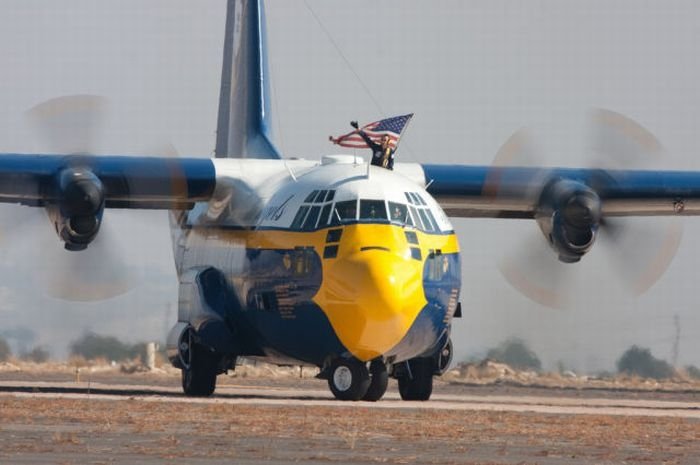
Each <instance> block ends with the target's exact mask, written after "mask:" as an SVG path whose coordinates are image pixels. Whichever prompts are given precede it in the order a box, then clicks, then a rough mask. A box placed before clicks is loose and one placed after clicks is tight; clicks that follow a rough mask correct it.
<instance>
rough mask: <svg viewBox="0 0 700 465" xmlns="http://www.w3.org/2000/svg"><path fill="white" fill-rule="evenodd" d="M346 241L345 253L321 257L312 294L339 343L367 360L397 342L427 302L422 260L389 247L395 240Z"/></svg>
mask: <svg viewBox="0 0 700 465" xmlns="http://www.w3.org/2000/svg"><path fill="white" fill-rule="evenodd" d="M361 227H362V226H359V228H361ZM365 227H366V226H365ZM348 229H350V228H348ZM346 232H348V233H349V234H348V236H351V235H352V236H355V234H353V232H350V231H347V230H346ZM348 239H350V237H348ZM355 239H358V238H357V237H355ZM348 243H349V245H348V246H346V247H345V250H346V253H344V254H339V256H338V258H337V259H332V260H324V271H323V284H322V286H321V289H320V290H319V292H318V294H317V295H316V296H315V297H314V300H315V301H316V303H317V304H318V305H319V306H320V307H321V308H322V309H323V311H324V312H325V313H326V315H327V316H328V319H329V320H330V323H331V325H332V326H333V328H334V329H335V332H336V334H337V335H338V338H339V339H340V341H341V342H342V343H343V345H344V346H345V347H346V348H347V349H348V350H349V351H350V352H351V353H352V354H353V355H354V356H355V357H357V358H358V359H360V360H371V359H374V358H376V357H378V356H380V355H382V354H385V353H386V352H388V351H389V350H390V349H391V348H392V347H394V346H395V345H397V344H398V343H399V342H400V341H401V339H402V338H403V337H404V336H405V335H406V333H407V332H408V330H409V328H410V327H411V325H412V324H413V322H414V321H415V319H416V317H417V316H418V314H419V313H420V311H421V310H422V309H423V307H425V305H426V304H427V301H426V299H425V294H424V292H423V280H422V276H423V270H422V263H421V261H419V260H414V259H412V258H411V257H410V254H407V253H405V251H401V250H399V248H398V247H387V246H386V245H387V244H388V245H390V246H393V245H394V244H391V242H390V241H383V242H382V246H381V247H375V246H369V245H363V243H364V244H367V242H365V241H359V242H358V241H352V240H349V241H348V242H346V244H348ZM375 243H376V241H375ZM341 247H342V246H341ZM404 249H405V248H404Z"/></svg>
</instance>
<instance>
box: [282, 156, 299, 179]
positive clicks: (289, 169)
mask: <svg viewBox="0 0 700 465" xmlns="http://www.w3.org/2000/svg"><path fill="white" fill-rule="evenodd" d="M282 161H283V162H284V167H285V168H287V171H289V175H290V176H291V177H292V179H293V180H294V182H297V177H296V176H294V171H292V168H291V167H290V166H289V165H288V164H287V160H286V159H282Z"/></svg>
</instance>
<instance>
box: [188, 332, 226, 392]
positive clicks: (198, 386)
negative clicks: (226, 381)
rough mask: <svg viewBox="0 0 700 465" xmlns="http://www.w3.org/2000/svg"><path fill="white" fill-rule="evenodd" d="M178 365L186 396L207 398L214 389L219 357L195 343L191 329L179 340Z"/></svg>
mask: <svg viewBox="0 0 700 465" xmlns="http://www.w3.org/2000/svg"><path fill="white" fill-rule="evenodd" d="M179 349H180V365H181V366H182V389H183V391H184V392H185V394H186V395H188V396H196V397H207V396H210V395H212V394H213V393H214V389H216V375H218V373H219V357H218V356H217V355H216V354H215V353H214V352H212V351H211V350H210V349H209V348H208V347H206V346H203V345H201V344H199V343H198V342H197V339H196V335H195V332H194V330H193V329H192V328H190V329H188V330H187V331H185V332H184V333H183V334H182V337H181V339H180V347H179Z"/></svg>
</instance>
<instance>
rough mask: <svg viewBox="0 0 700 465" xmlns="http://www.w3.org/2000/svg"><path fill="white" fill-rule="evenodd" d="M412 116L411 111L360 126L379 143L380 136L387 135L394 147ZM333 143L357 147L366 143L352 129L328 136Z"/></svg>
mask: <svg viewBox="0 0 700 465" xmlns="http://www.w3.org/2000/svg"><path fill="white" fill-rule="evenodd" d="M411 118H413V113H409V114H408V115H401V116H392V117H391V118H386V119H382V120H379V121H375V122H374V123H369V124H366V125H364V126H362V130H363V131H364V132H365V134H367V135H368V136H369V138H370V139H372V141H374V142H376V143H377V144H380V143H381V141H382V136H384V135H388V136H389V144H390V145H391V147H392V148H396V145H397V144H398V142H399V137H401V132H403V130H404V129H406V126H408V122H409V121H411ZM328 139H329V140H330V141H331V142H333V143H334V144H337V145H340V146H341V147H352V148H357V149H364V148H367V147H368V145H367V143H366V142H365V140H364V139H363V138H362V137H361V136H360V134H358V131H352V132H349V133H347V134H343V135H342V136H338V137H333V136H331V137H329V138H328Z"/></svg>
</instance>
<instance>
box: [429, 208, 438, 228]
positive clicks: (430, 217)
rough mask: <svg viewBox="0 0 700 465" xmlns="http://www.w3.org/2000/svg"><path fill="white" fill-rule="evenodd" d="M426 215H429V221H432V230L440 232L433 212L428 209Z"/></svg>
mask: <svg viewBox="0 0 700 465" xmlns="http://www.w3.org/2000/svg"><path fill="white" fill-rule="evenodd" d="M425 214H426V215H428V219H429V220H430V222H431V223H432V225H433V227H432V229H433V230H435V231H439V230H440V228H439V227H438V224H437V221H435V217H434V216H433V212H431V211H430V209H429V208H426V209H425Z"/></svg>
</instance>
